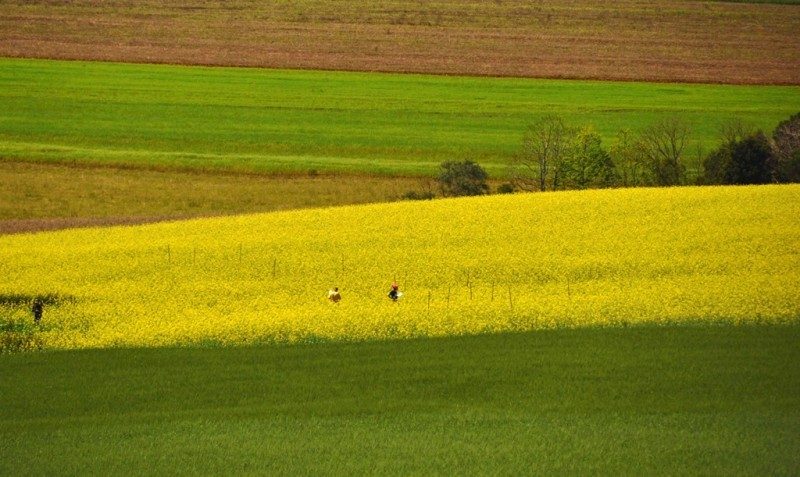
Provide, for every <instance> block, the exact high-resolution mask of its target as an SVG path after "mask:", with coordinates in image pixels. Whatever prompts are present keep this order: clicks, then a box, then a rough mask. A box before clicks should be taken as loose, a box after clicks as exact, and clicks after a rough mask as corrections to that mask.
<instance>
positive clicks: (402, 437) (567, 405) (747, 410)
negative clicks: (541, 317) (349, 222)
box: [0, 326, 800, 475]
mask: <svg viewBox="0 0 800 477" xmlns="http://www.w3.org/2000/svg"><path fill="white" fill-rule="evenodd" d="M798 340H800V327H798V326H785V327H781V326H778V327H771V326H690V327H644V328H641V327H629V328H626V329H620V328H598V329H581V330H553V331H543V332H537V333H527V334H509V335H488V336H476V337H460V338H449V339H427V340H408V341H395V342H373V343H358V344H342V343H335V344H314V345H299V346H261V347H252V348H205V349H112V350H85V351H76V352H45V353H25V354H15V355H4V356H0V442H2V445H0V474H2V475H29V474H30V475H54V474H57V475H63V474H70V475H74V474H112V475H115V474H129V473H131V469H136V473H147V474H158V475H174V474H185V473H193V474H202V475H208V474H226V475H231V474H236V475H240V474H270V475H272V474H281V475H296V474H315V475H336V474H347V475H365V474H381V475H391V474H398V475H400V474H401V475H412V474H413V475H436V474H448V475H449V474H454V473H455V474H491V475H525V474H531V473H533V474H538V475H557V474H564V473H566V474H571V475H588V474H592V475H595V474H599V475H676V474H690V475H701V474H702V475H791V474H793V473H795V470H796V469H797V468H798V467H800V452H798V449H800V439H799V438H798V434H797V428H798V427H797V423H798V422H800V394H798V392H797V390H798V389H800V367H799V366H797V363H798V362H800V347H798V346H797V343H798ZM578 455H579V456H580V458H576V456H578Z"/></svg>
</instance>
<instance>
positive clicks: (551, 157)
mask: <svg viewBox="0 0 800 477" xmlns="http://www.w3.org/2000/svg"><path fill="white" fill-rule="evenodd" d="M575 136H576V130H575V128H573V127H570V126H568V125H567V124H566V123H565V122H564V120H563V119H562V118H561V117H560V116H555V115H550V116H545V117H544V118H542V119H541V120H539V121H537V122H535V123H533V124H531V125H530V126H528V129H527V131H526V132H525V137H524V139H523V142H522V153H521V154H520V155H519V156H518V157H517V159H516V161H515V163H514V165H515V168H514V173H513V176H514V183H515V185H516V186H517V187H518V188H520V189H522V190H542V191H543V190H556V189H559V188H561V187H562V186H563V180H564V172H565V165H566V161H567V160H568V159H569V158H570V157H571V156H572V154H573V151H574V148H575Z"/></svg>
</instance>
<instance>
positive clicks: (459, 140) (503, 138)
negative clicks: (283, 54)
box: [0, 59, 800, 176]
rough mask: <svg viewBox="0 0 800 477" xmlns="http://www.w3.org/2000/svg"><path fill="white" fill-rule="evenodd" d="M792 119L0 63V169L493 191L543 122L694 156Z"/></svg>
mask: <svg viewBox="0 0 800 477" xmlns="http://www.w3.org/2000/svg"><path fill="white" fill-rule="evenodd" d="M798 110H800V88H798V87H777V86H722V85H692V84H654V83H614V82H589V81H557V80H533V79H496V78H468V77H445V76H424V75H396V74H371V73H339V72H319V71H288V70H257V69H244V68H202V67H180V66H154V65H130V64H115V63H87V62H63V61H45V60H21V59H0V158H7V159H22V160H41V161H58V162H73V161H74V162H88V163H100V164H116V165H131V166H143V167H157V168H160V167H178V168H191V169H225V170H244V171H258V172H302V173H305V172H308V171H320V172H322V171H344V172H358V173H385V174H395V175H431V174H433V173H434V172H435V170H436V168H437V166H438V164H439V163H440V162H441V161H443V160H461V159H471V160H474V161H478V162H480V163H481V164H483V165H485V166H486V167H487V169H488V170H489V171H490V172H491V173H492V174H493V175H494V176H502V175H503V174H504V173H505V172H506V168H505V165H506V164H507V163H508V162H509V161H510V160H511V159H512V157H513V156H514V155H515V154H516V153H517V151H518V150H519V148H520V145H521V142H522V136H523V133H524V130H525V127H526V125H527V124H528V123H529V122H531V121H533V120H535V119H536V118H538V117H541V116H542V115H544V114H552V113H555V114H560V115H563V116H564V117H565V118H566V119H567V120H569V121H571V122H573V123H575V124H587V123H592V124H593V125H594V126H595V127H596V128H597V130H598V131H599V132H600V133H601V134H602V135H603V136H604V138H606V141H607V142H609V141H611V140H612V138H613V136H614V135H615V134H616V133H617V131H618V130H619V129H621V128H630V129H633V130H639V129H641V128H642V127H644V126H646V125H647V124H649V123H651V122H653V121H654V120H656V119H658V118H663V117H665V116H673V115H675V116H678V117H680V118H682V119H684V120H686V121H687V122H688V123H689V124H690V125H691V127H692V129H693V139H694V140H696V141H698V142H699V143H700V144H701V146H702V147H703V148H704V150H705V151H706V152H707V151H708V150H710V148H712V147H714V146H716V143H717V142H718V136H719V127H720V125H721V124H722V123H723V122H725V121H728V120H730V119H732V118H739V119H742V120H744V121H746V122H749V123H752V124H753V125H755V126H756V127H760V128H762V129H764V130H765V131H771V130H772V128H773V127H774V126H775V125H776V124H777V123H778V121H780V120H782V119H785V118H786V117H788V116H789V115H790V114H792V113H795V112H797V111H798ZM695 151H696V145H695V144H694V143H692V144H691V145H690V154H689V156H690V157H692V156H693V155H696V152H695Z"/></svg>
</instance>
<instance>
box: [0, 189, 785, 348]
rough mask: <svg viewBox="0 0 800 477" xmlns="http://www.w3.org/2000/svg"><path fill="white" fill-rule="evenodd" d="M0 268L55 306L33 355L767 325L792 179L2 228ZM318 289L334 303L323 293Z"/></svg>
mask: <svg viewBox="0 0 800 477" xmlns="http://www.w3.org/2000/svg"><path fill="white" fill-rule="evenodd" d="M0 264H2V273H1V274H0V293H2V294H7V295H10V294H16V295H23V296H34V295H37V294H48V293H52V294H57V295H59V296H61V297H66V298H69V299H66V300H62V301H61V302H60V304H58V305H57V306H49V307H46V308H45V314H44V319H43V324H42V326H41V330H42V331H41V333H40V337H41V339H42V341H43V343H44V345H45V346H46V347H49V348H86V347H111V346H172V345H197V344H247V343H255V342H298V341H315V340H373V339H388V338H406V337H416V336H446V335H459V334H474V333H487V332H502V331H522V330H532V329H541V328H553V327H579V326H618V325H628V324H663V323H687V322H709V321H713V322H732V323H748V322H759V323H785V322H793V321H797V320H798V318H799V317H800V186H758V187H704V188H669V189H624V190H600V191H583V192H558V193H538V194H516V195H504V196H491V197H481V198H464V199H449V200H437V201H427V202H403V203H394V204H377V205H368V206H352V207H339V208H329V209H316V210H303V211H292V212H280V213H270V214H259V215H248V216H238V217H226V218H212V219H199V220H189V221H181V222H173V223H162V224H154V225H145V226H136V227H115V228H96V229H82V230H68V231H60V232H51V233H39V234H30V235H17V236H4V237H0ZM393 280H397V282H398V283H399V285H400V291H402V292H403V293H404V296H403V297H402V298H401V299H400V301H398V302H397V303H395V302H392V301H391V300H389V299H388V298H387V292H388V291H389V288H390V285H391V283H392V281H393ZM334 286H338V287H339V289H340V291H341V295H342V300H341V302H339V303H337V304H334V303H331V302H330V301H328V300H327V298H326V297H327V292H328V290H329V289H330V288H332V287H334ZM0 310H2V309H1V308H0ZM6 313H12V314H15V317H16V318H15V319H23V318H25V317H23V314H27V315H29V314H30V312H29V310H28V309H27V308H26V309H16V310H12V311H8V310H7V311H6ZM12 318H14V317H12Z"/></svg>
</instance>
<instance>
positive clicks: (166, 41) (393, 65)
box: [0, 0, 800, 84]
mask: <svg viewBox="0 0 800 477" xmlns="http://www.w3.org/2000/svg"><path fill="white" fill-rule="evenodd" d="M775 3H780V4H775ZM796 3H797V2H796V1H781V2H771V3H769V4H766V3H762V2H759V3H752V2H740V3H729V2H705V1H685V0H618V1H615V2H603V1H597V0H568V1H563V0H542V1H537V2H526V1H522V0H504V1H495V2H479V1H467V0H444V1H437V2H418V1H414V0H380V1H374V2H369V3H368V4H364V3H362V2H349V1H341V0H303V1H295V2H266V3H265V2H254V1H249V0H235V1H230V2H224V3H214V2H203V1H192V2H184V1H178V0H169V1H160V0H146V1H138V2H133V3H131V2H125V1H119V0H115V1H108V2H82V1H65V2H50V1H43V0H35V1H27V2H13V1H9V0H2V1H0V56H15V57H37V58H61V59H83V60H103V61H125V62H139V63H182V64H201V65H218V66H254V67H269V68H303V69H327V70H351V71H390V72H415V73H436V74H457V75H483V76H523V77H549V78H580V79H609V80H625V81H630V80H649V81H680V82H706V83H751V84H798V83H800V69H798V67H797V66H798V64H800V39H798V35H797V31H798V30H800V8H799V7H798V5H796Z"/></svg>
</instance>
